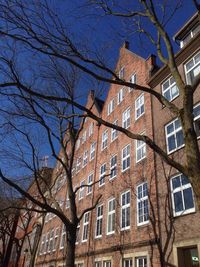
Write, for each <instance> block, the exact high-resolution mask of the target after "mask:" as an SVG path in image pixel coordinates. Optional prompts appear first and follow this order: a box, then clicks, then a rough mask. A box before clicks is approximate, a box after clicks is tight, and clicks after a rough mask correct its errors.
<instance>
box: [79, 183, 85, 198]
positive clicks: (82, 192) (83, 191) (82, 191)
mask: <svg viewBox="0 0 200 267" xmlns="http://www.w3.org/2000/svg"><path fill="white" fill-rule="evenodd" d="M83 185H85V180H82V181H81V182H80V188H79V198H78V199H79V200H81V199H83V198H84V195H85V186H83ZM81 186H83V187H81Z"/></svg>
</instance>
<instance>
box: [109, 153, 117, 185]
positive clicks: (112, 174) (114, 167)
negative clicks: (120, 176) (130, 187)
mask: <svg viewBox="0 0 200 267" xmlns="http://www.w3.org/2000/svg"><path fill="white" fill-rule="evenodd" d="M114 158H116V162H114V165H112V163H113V159H114ZM115 177H117V154H115V155H112V157H111V159H110V178H109V180H112V179H114V178H115Z"/></svg>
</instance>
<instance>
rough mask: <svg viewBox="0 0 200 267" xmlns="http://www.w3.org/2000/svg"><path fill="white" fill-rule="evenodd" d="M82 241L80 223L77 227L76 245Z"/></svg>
mask: <svg viewBox="0 0 200 267" xmlns="http://www.w3.org/2000/svg"><path fill="white" fill-rule="evenodd" d="M79 241H80V223H78V225H77V227H76V244H78V242H79Z"/></svg>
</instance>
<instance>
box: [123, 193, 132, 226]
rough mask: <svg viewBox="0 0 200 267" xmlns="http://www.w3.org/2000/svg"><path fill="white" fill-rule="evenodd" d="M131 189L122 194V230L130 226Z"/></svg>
mask: <svg viewBox="0 0 200 267" xmlns="http://www.w3.org/2000/svg"><path fill="white" fill-rule="evenodd" d="M130 194H131V193H130V191H127V192H125V193H123V194H121V230H126V229H129V228H130V201H131V198H130Z"/></svg>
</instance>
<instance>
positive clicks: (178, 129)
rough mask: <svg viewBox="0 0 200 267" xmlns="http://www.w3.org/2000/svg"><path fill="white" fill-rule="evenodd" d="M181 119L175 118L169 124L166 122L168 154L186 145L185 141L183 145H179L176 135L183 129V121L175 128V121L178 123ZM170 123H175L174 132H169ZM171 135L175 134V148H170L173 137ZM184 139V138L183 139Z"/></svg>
mask: <svg viewBox="0 0 200 267" xmlns="http://www.w3.org/2000/svg"><path fill="white" fill-rule="evenodd" d="M178 120H179V119H178V118H175V119H174V120H172V121H170V122H169V123H168V124H166V125H165V138H166V144H167V153H168V154H171V153H173V152H174V151H176V150H178V149H180V148H182V147H184V145H185V144H184V143H183V144H182V145H180V146H178V144H177V137H176V135H177V133H179V132H180V131H182V126H181V123H180V126H179V127H178V128H177V129H175V123H176V121H178ZM170 124H173V128H174V129H175V130H174V131H173V132H171V133H167V127H169V126H170ZM171 136H174V138H175V139H174V140H175V148H174V149H172V150H169V140H168V139H169V138H170V137H171ZM183 141H184V140H183Z"/></svg>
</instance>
